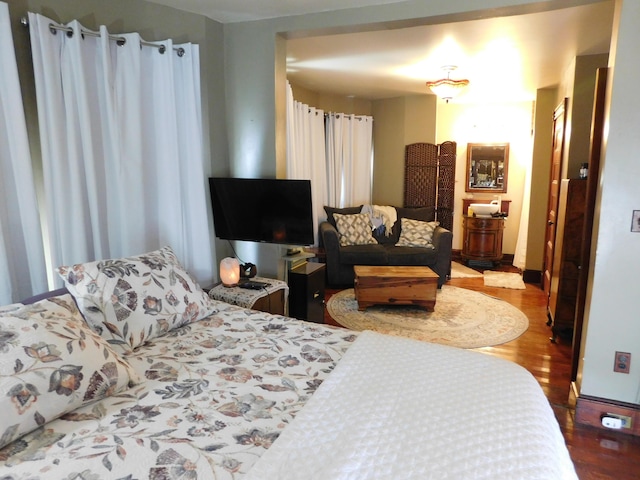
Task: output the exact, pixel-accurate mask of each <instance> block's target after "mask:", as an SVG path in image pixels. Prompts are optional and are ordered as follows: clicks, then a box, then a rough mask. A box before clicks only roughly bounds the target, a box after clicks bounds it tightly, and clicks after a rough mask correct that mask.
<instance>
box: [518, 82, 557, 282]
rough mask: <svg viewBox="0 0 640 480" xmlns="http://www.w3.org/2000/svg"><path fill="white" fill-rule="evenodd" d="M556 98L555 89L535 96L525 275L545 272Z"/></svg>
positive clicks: (540, 92)
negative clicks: (545, 246) (527, 272)
mask: <svg viewBox="0 0 640 480" xmlns="http://www.w3.org/2000/svg"><path fill="white" fill-rule="evenodd" d="M557 98H558V91H557V89H555V88H553V89H548V88H545V89H540V90H538V91H537V93H536V104H535V111H534V124H533V132H534V134H533V138H534V140H533V153H532V155H531V196H530V197H529V203H530V208H529V230H528V232H527V258H526V261H525V271H527V270H529V271H532V272H538V273H541V272H542V270H543V265H544V239H545V233H546V230H547V204H548V203H549V175H550V169H551V149H552V148H553V111H554V109H555V108H556V106H557ZM540 280H542V277H540Z"/></svg>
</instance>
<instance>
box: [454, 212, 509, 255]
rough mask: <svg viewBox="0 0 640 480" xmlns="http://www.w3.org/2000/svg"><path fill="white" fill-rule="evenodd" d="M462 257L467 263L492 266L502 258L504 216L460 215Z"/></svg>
mask: <svg viewBox="0 0 640 480" xmlns="http://www.w3.org/2000/svg"><path fill="white" fill-rule="evenodd" d="M462 230H463V236H464V241H463V242H462V258H463V260H465V261H466V262H467V263H469V264H472V263H477V264H487V265H490V266H493V265H494V264H495V263H496V262H499V261H500V260H502V235H503V232H504V218H501V217H487V218H484V217H470V216H468V215H463V216H462Z"/></svg>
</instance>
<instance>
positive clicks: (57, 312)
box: [0, 294, 140, 447]
mask: <svg viewBox="0 0 640 480" xmlns="http://www.w3.org/2000/svg"><path fill="white" fill-rule="evenodd" d="M0 355H1V356H2V362H0V392H2V395H1V396H0V409H1V410H2V415H0V447H3V446H4V445H7V444H8V443H11V442H12V441H14V440H15V439H17V438H19V437H21V436H22V435H24V434H25V433H28V432H31V431H32V430H35V429H36V428H38V427H40V426H42V425H44V424H45V423H47V422H50V421H51V420H54V419H56V418H58V417H60V416H61V415H63V414H65V413H67V412H70V411H72V410H75V409H76V408H79V407H81V406H82V405H85V404H87V403H90V402H94V401H96V400H99V399H101V398H104V397H108V396H110V395H114V394H116V393H119V392H121V391H123V390H126V389H128V388H129V387H130V386H133V385H135V384H136V383H139V381H140V379H139V377H138V375H137V374H136V373H135V371H134V369H133V368H132V367H131V366H130V365H129V364H128V363H127V362H126V361H125V360H124V359H123V358H122V357H121V356H120V355H118V354H117V353H116V352H115V351H114V350H113V349H112V348H111V347H110V346H109V345H108V344H107V342H106V341H104V339H102V338H101V337H100V336H99V335H98V334H97V333H95V332H93V331H91V329H90V328H89V327H88V325H87V324H85V322H84V320H83V319H82V316H81V315H80V312H79V311H78V308H77V307H76V304H75V302H74V301H73V298H72V297H71V295H69V294H66V295H61V296H59V297H52V298H49V299H46V300H41V301H40V302H36V303H34V304H31V305H24V306H21V307H19V308H16V309H13V310H12V311H10V312H9V311H4V312H3V313H1V314H0Z"/></svg>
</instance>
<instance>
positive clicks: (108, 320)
mask: <svg viewBox="0 0 640 480" xmlns="http://www.w3.org/2000/svg"><path fill="white" fill-rule="evenodd" d="M58 273H59V274H60V276H61V277H62V278H63V279H64V281H65V286H66V287H67V289H68V290H69V291H70V292H71V294H72V295H73V296H74V298H75V299H76V302H77V304H78V308H80V311H81V312H82V314H83V315H84V318H85V320H86V321H87V323H88V324H89V326H90V327H91V328H92V329H93V330H95V331H96V332H98V333H99V334H100V335H101V336H102V337H103V338H105V339H106V340H107V341H108V342H109V343H110V344H111V345H113V346H115V347H117V348H118V349H119V350H121V351H123V352H124V353H131V352H132V351H133V349H134V348H136V347H138V346H140V345H142V344H144V343H145V342H147V341H149V340H151V339H152V338H155V337H158V336H160V335H163V334H164V333H166V332H168V331H170V330H174V329H176V328H179V327H181V326H183V325H186V324H188V323H191V322H195V321H198V320H201V319H203V318H204V317H206V316H208V315H210V314H211V313H214V310H215V309H214V305H215V304H214V302H213V301H212V300H211V299H210V298H209V296H208V295H207V294H206V293H205V292H204V291H203V290H202V288H200V286H199V285H198V284H197V283H196V282H195V280H193V279H192V278H191V276H190V275H189V274H188V273H187V272H186V271H185V269H184V268H183V267H182V265H180V262H179V261H178V259H177V258H176V256H175V254H174V253H173V251H172V250H171V248H170V247H164V248H161V249H160V250H156V251H154V252H150V253H146V254H144V255H138V256H135V257H128V258H120V259H113V260H101V261H95V262H89V263H83V264H79V265H73V266H70V267H67V266H65V267H59V268H58Z"/></svg>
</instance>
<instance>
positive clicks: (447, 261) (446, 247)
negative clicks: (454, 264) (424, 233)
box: [431, 226, 453, 287]
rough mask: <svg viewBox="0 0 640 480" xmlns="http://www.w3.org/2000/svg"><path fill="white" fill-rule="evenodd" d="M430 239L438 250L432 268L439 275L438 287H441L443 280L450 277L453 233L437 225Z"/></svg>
mask: <svg viewBox="0 0 640 480" xmlns="http://www.w3.org/2000/svg"><path fill="white" fill-rule="evenodd" d="M431 241H432V243H433V246H434V247H435V249H436V251H437V252H438V254H437V260H436V264H435V265H434V267H433V269H432V270H433V271H434V272H436V273H437V274H438V275H439V276H440V279H439V280H438V287H441V286H442V285H443V284H444V282H445V281H446V280H447V279H448V278H450V277H451V248H452V244H453V233H452V232H451V231H449V230H447V229H446V228H443V227H440V226H438V227H436V229H435V231H434V232H433V237H432V240H431Z"/></svg>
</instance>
